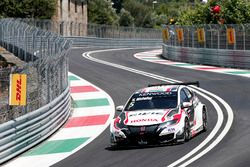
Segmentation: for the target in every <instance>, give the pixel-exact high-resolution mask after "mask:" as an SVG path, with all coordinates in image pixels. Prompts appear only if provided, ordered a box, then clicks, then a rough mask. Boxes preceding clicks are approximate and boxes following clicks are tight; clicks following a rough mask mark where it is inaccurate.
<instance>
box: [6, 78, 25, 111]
mask: <svg viewBox="0 0 250 167" xmlns="http://www.w3.org/2000/svg"><path fill="white" fill-rule="evenodd" d="M26 87H27V75H26V74H10V88H9V105H20V106H24V105H26V91H27V90H26Z"/></svg>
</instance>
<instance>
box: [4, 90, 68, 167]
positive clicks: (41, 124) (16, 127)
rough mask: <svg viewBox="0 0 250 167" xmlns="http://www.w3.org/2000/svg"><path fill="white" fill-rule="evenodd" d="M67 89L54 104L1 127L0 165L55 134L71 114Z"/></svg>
mask: <svg viewBox="0 0 250 167" xmlns="http://www.w3.org/2000/svg"><path fill="white" fill-rule="evenodd" d="M70 105H71V102H70V94H69V88H67V89H66V90H65V91H64V92H63V93H62V94H61V95H60V96H59V97H57V98H56V99H55V100H53V102H51V103H50V104H47V105H45V106H43V107H41V108H39V109H38V110H36V111H33V112H31V113H28V114H26V115H24V116H22V117H19V118H16V119H15V120H11V121H9V122H6V123H4V124H1V125H0V134H1V137H0V164H1V163H3V162H5V161H7V160H9V159H11V158H13V157H15V156H17V155H18V154H20V153H22V152H24V151H26V150H27V149H29V148H31V147H33V146H34V145H36V144H38V143H39V142H41V141H43V140H44V139H46V138H47V137H48V136H50V135H51V134H53V133H54V132H55V131H56V130H57V129H58V128H60V127H61V126H62V124H63V123H64V122H65V121H66V120H67V118H68V116H69V113H70Z"/></svg>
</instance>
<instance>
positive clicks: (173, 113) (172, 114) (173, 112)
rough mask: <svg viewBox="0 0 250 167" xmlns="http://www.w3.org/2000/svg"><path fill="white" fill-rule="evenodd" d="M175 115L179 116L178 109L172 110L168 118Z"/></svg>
mask: <svg viewBox="0 0 250 167" xmlns="http://www.w3.org/2000/svg"><path fill="white" fill-rule="evenodd" d="M175 114H178V109H173V110H171V111H170V112H169V113H168V115H167V116H168V117H172V116H174V115H175Z"/></svg>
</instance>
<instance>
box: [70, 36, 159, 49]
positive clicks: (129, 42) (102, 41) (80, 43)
mask: <svg viewBox="0 0 250 167" xmlns="http://www.w3.org/2000/svg"><path fill="white" fill-rule="evenodd" d="M66 38H67V39H70V40H72V41H73V46H74V47H87V46H98V47H109V48H112V47H119V48H122V47H132V48H134V47H160V46H161V45H162V39H124V38H122V39H120V38H95V37H78V36H75V37H66Z"/></svg>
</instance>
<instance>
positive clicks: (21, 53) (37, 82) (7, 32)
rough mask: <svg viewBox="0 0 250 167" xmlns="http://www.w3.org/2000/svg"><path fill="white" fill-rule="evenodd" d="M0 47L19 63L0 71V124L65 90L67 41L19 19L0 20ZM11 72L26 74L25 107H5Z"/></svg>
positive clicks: (49, 100) (50, 99)
mask: <svg viewBox="0 0 250 167" xmlns="http://www.w3.org/2000/svg"><path fill="white" fill-rule="evenodd" d="M0 46H2V47H4V48H6V50H7V51H9V52H11V53H13V54H14V55H15V56H16V57H15V59H18V60H19V61H18V62H19V63H18V64H15V63H14V65H12V66H11V67H4V68H1V69H0V123H3V122H6V121H9V120H11V119H14V118H17V117H19V116H21V115H24V114H26V113H28V112H31V111H34V110H36V109H38V108H40V107H42V106H44V105H46V104H48V103H50V102H51V101H52V100H53V99H55V98H56V97H58V96H59V95H60V94H61V93H62V92H63V91H64V90H65V89H66V88H67V87H68V77H67V75H68V56H67V51H68V49H69V48H70V46H71V41H69V40H66V39H65V38H63V37H61V36H59V35H57V34H56V33H52V32H49V31H46V30H42V29H40V28H37V27H34V26H30V25H28V24H27V23H24V22H22V20H20V19H0ZM2 54H3V53H2ZM0 55H1V53H0ZM2 56H3V55H2ZM2 56H0V57H2ZM20 62H21V63H20ZM11 73H19V74H27V105H26V106H9V105H8V98H9V93H8V92H9V84H10V80H9V74H11Z"/></svg>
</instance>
